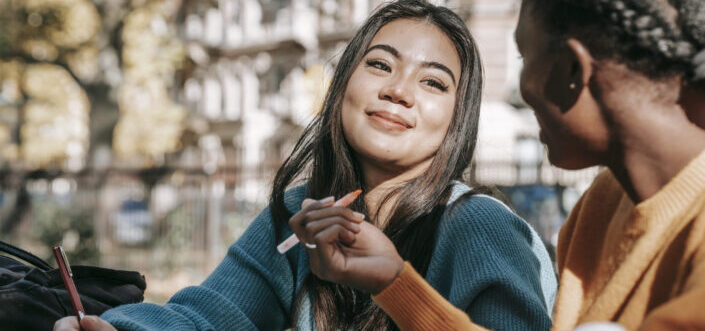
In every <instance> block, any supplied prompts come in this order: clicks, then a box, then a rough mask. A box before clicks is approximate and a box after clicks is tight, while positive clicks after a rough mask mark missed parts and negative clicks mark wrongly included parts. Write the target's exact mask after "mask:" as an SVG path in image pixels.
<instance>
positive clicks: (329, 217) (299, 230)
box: [277, 190, 365, 254]
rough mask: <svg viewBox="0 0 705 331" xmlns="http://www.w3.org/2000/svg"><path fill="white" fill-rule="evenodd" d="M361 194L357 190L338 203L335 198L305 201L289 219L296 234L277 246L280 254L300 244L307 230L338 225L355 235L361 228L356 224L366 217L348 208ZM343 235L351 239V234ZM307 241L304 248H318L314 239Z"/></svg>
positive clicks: (360, 191)
mask: <svg viewBox="0 0 705 331" xmlns="http://www.w3.org/2000/svg"><path fill="white" fill-rule="evenodd" d="M360 193H362V190H355V191H353V192H350V193H348V194H346V195H345V196H344V197H342V198H340V200H338V201H335V198H333V197H328V198H325V199H321V200H313V199H306V200H304V201H303V203H302V204H301V205H302V208H301V210H300V211H299V212H298V213H296V214H294V216H292V217H291V218H290V219H289V226H290V227H291V229H292V230H294V234H292V235H291V236H289V238H287V239H286V240H284V241H283V242H282V243H281V244H279V245H278V246H277V250H278V251H279V253H281V254H284V253H286V252H287V251H288V250H289V249H291V248H292V247H294V246H295V245H296V244H297V243H299V241H300V240H301V237H302V236H305V234H306V233H307V229H309V230H310V231H315V230H316V229H318V228H323V227H329V226H331V225H333V224H337V225H338V226H341V227H343V228H345V229H347V230H348V231H353V232H354V233H356V232H357V231H359V226H356V224H354V223H360V222H362V221H363V220H365V215H363V214H360V213H358V212H354V211H352V210H350V209H348V208H347V206H348V205H350V204H351V203H352V202H353V201H355V199H357V197H358V196H359V195H360ZM350 222H353V223H350ZM310 231H308V232H310ZM343 235H344V236H346V238H350V235H351V234H350V233H343ZM305 239H307V240H306V241H305V242H304V246H306V247H307V248H309V249H315V248H316V244H315V241H314V239H313V238H305Z"/></svg>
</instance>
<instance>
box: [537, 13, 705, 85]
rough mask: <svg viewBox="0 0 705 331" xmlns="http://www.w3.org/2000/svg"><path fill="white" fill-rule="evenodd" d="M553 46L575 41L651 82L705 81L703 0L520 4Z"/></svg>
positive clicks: (600, 57)
mask: <svg viewBox="0 0 705 331" xmlns="http://www.w3.org/2000/svg"><path fill="white" fill-rule="evenodd" d="M524 3H525V4H528V5H529V6H530V9H531V10H533V13H535V14H538V15H537V17H539V18H540V19H541V20H542V22H543V24H544V26H545V28H546V31H547V32H548V33H549V34H551V36H552V37H553V38H552V39H553V41H564V40H565V39H566V38H567V37H569V36H570V37H574V38H576V39H578V40H580V41H581V42H583V43H585V44H586V46H587V47H588V48H589V49H590V51H591V52H592V53H593V56H595V57H596V58H597V59H607V58H612V59H616V60H618V61H620V62H622V63H625V64H626V65H627V66H628V67H630V68H631V69H633V70H636V71H639V72H642V73H644V74H645V75H647V76H649V77H650V78H653V79H658V78H663V77H666V76H671V75H674V74H678V75H682V76H683V77H685V79H686V80H687V81H690V82H699V81H705V1H703V0H524Z"/></svg>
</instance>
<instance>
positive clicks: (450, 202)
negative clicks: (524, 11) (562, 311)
mask: <svg viewBox="0 0 705 331" xmlns="http://www.w3.org/2000/svg"><path fill="white" fill-rule="evenodd" d="M481 88H482V70H481V64H480V58H479V55H478V53H477V48H476V46H475V44H474V42H473V40H472V37H471V36H470V33H469V31H468V29H467V27H466V25H465V23H464V22H463V21H462V20H461V19H460V18H459V17H458V16H456V15H455V14H454V13H452V12H451V11H450V10H448V9H446V8H443V7H436V6H433V5H431V4H428V3H426V2H423V1H416V0H409V1H398V2H394V3H391V4H389V5H387V6H385V7H383V8H381V9H380V10H378V11H377V12H376V13H375V14H373V15H372V16H371V17H370V18H369V19H368V20H367V22H366V23H365V24H364V25H363V26H362V28H360V30H359V31H358V32H357V34H356V35H355V36H354V37H353V39H352V41H351V42H350V44H349V45H348V47H347V48H346V50H345V52H344V53H343V55H342V58H341V60H340V62H339V64H338V67H337V69H336V73H335V76H334V78H333V82H332V84H331V87H330V90H329V93H328V95H327V97H326V100H325V102H324V105H323V109H322V111H321V113H320V115H319V116H318V117H317V118H316V119H315V120H314V121H313V123H312V124H311V125H310V126H309V127H308V128H307V129H306V130H305V132H304V133H303V136H302V137H301V138H300V140H299V142H298V143H297V145H296V147H295V148H294V151H293V152H292V154H291V156H290V157H289V158H288V159H287V160H286V162H285V163H284V165H283V166H282V167H281V169H280V170H279V172H278V173H277V176H276V178H275V180H274V185H273V190H272V197H271V204H270V206H269V207H268V208H267V209H266V210H265V211H264V212H262V214H261V215H260V216H259V217H258V218H257V219H255V220H254V221H253V223H252V224H251V225H250V227H249V229H248V230H247V231H246V233H245V234H244V235H243V236H242V237H241V238H240V239H239V240H238V241H237V242H236V243H235V244H234V245H233V246H232V247H231V248H230V249H229V251H228V254H227V256H226V257H225V259H224V261H223V262H222V263H221V265H220V266H219V267H218V268H217V269H216V270H215V271H214V272H213V274H211V275H210V276H209V277H208V279H206V280H205V281H204V282H203V284H201V285H200V286H194V287H189V288H186V289H184V290H182V291H180V292H179V293H177V294H176V295H174V297H172V298H171V299H170V301H169V302H168V303H167V304H166V305H164V306H158V305H154V304H136V305H126V306H122V307H118V308H116V309H112V310H109V311H107V312H106V313H104V314H103V315H102V316H101V318H102V319H103V320H104V321H102V320H99V319H97V318H89V319H86V320H85V322H83V323H82V326H83V327H84V328H85V329H87V330H91V329H92V328H94V327H95V328H94V329H101V328H105V329H111V328H112V326H110V325H108V323H110V324H111V325H113V326H115V327H116V328H119V329H129V330H133V329H134V330H157V329H169V330H181V329H199V330H200V329H217V330H225V329H230V330H250V329H260V330H282V329H285V328H287V327H294V328H296V329H300V330H312V329H318V330H337V329H343V330H371V329H372V330H382V329H389V328H395V325H394V322H393V321H392V320H391V319H390V318H389V317H388V315H387V314H386V313H385V312H384V311H383V310H382V309H381V308H379V307H378V306H377V305H376V304H375V303H373V302H372V300H371V298H370V292H372V293H376V292H379V290H381V288H382V287H386V283H389V282H391V281H392V280H394V279H395V278H396V276H397V274H399V273H402V272H403V271H402V270H403V269H404V268H403V265H404V262H403V261H408V263H407V268H411V266H412V265H413V267H414V268H415V270H418V272H420V273H421V274H423V275H424V276H425V278H426V280H427V281H428V283H429V284H431V285H432V286H434V287H435V288H436V289H437V290H438V291H439V292H440V293H441V294H442V295H443V296H444V297H445V298H446V299H448V300H449V302H450V303H452V304H453V305H455V306H457V307H458V308H460V309H462V310H463V311H464V312H466V313H467V314H469V315H470V316H471V317H472V318H473V320H474V321H476V322H477V323H479V324H481V325H483V326H486V327H489V328H495V329H516V330H520V329H521V330H529V329H547V328H549V327H550V324H551V321H550V318H549V312H550V310H551V308H552V304H553V298H554V295H555V290H556V287H555V286H556V279H555V276H554V273H553V270H552V267H551V263H550V260H549V258H548V254H547V252H546V251H545V248H544V247H543V245H542V243H541V241H540V239H539V238H538V236H537V235H536V233H535V232H534V231H533V230H532V229H531V228H530V227H529V226H528V225H527V224H526V223H525V222H524V221H523V220H521V219H520V218H519V217H517V216H516V215H515V214H513V213H512V212H511V211H510V210H509V209H508V208H507V207H506V206H504V205H502V204H501V203H500V202H498V201H497V200H495V199H492V198H490V197H487V196H481V195H471V194H465V193H468V192H469V191H470V188H468V187H467V186H465V185H464V184H462V183H460V182H459V180H460V179H461V175H462V173H463V170H465V169H466V167H467V166H468V165H469V164H470V161H471V158H472V154H473V150H474V147H475V140H476V134H477V124H478V112H479V105H480V95H481ZM297 180H302V181H303V182H304V184H303V185H300V186H295V185H294V183H295V182H296V181H297ZM292 186H294V187H293V188H290V187H292ZM358 188H361V189H362V190H363V192H364V193H363V196H362V197H361V198H359V199H357V200H356V201H355V202H354V203H352V204H351V205H350V206H349V208H348V207H339V206H333V205H332V204H333V201H334V198H333V197H336V198H340V197H341V196H343V195H345V194H346V193H348V192H351V191H353V190H356V189H358ZM461 195H464V197H462V198H458V197H459V196H461ZM326 197H329V198H326ZM305 199H306V200H305ZM302 205H303V208H302ZM353 210H355V211H356V212H353ZM363 219H366V220H367V222H365V221H363ZM292 229H293V230H294V231H295V232H296V234H297V235H298V236H299V238H300V239H301V241H302V242H304V243H305V245H297V246H295V247H294V248H293V249H291V250H290V251H288V252H287V253H286V254H284V255H282V254H279V253H278V252H277V250H276V246H277V244H278V243H280V242H281V241H283V240H284V239H285V238H287V237H289V236H290V235H291V234H292V233H293V231H292ZM372 229H374V230H375V232H372V231H371V230H372ZM380 229H382V230H383V231H384V232H382V230H380ZM363 230H364V231H365V234H368V233H373V235H375V236H376V237H370V236H367V237H366V238H368V239H370V240H371V242H367V243H365V242H363V241H362V240H356V239H355V238H354V236H355V233H359V232H361V231H363ZM388 238H391V240H390V239H388ZM361 244H367V246H372V247H377V246H379V245H388V246H386V248H387V249H388V251H390V252H391V253H390V254H386V255H384V256H380V257H372V258H367V257H365V256H360V257H359V258H358V257H356V256H355V252H356V248H357V247H358V246H359V245H361ZM336 247H338V248H340V247H342V248H344V249H345V254H347V255H346V256H345V258H344V260H343V262H346V261H347V262H349V263H350V264H349V265H350V266H351V267H353V268H355V266H364V268H362V269H360V271H362V272H367V271H370V270H371V274H360V275H355V274H351V273H348V274H347V275H352V276H353V277H352V278H346V279H337V278H336V276H338V275H340V274H334V273H331V272H328V271H327V270H326V269H323V268H321V266H322V265H323V264H324V263H327V262H328V261H329V258H333V259H337V260H336V261H341V260H340V259H338V258H340V257H341V256H340V255H330V254H329V253H331V248H336ZM397 252H398V253H397ZM312 271H313V273H312ZM375 275H384V276H385V277H386V278H385V277H382V278H377V279H371V280H370V281H367V280H365V279H368V278H374V276H375ZM358 276H359V277H360V279H362V280H363V281H362V282H360V283H355V277H358ZM368 276H372V277H368ZM419 277H420V276H419ZM327 280H332V281H337V282H339V283H343V282H345V280H348V281H351V282H352V284H349V285H352V286H354V287H351V286H348V284H342V285H341V284H336V283H331V282H328V281H327ZM356 288H357V289H356ZM358 289H359V290H358ZM361 290H362V291H361ZM106 321H107V323H106ZM402 322H404V321H402ZM77 327H78V323H77V322H76V319H75V318H65V319H62V320H60V321H59V322H57V325H56V328H55V329H56V330H67V329H68V330H70V329H74V330H75V329H76V328H77Z"/></svg>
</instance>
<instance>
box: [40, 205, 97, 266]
mask: <svg viewBox="0 0 705 331" xmlns="http://www.w3.org/2000/svg"><path fill="white" fill-rule="evenodd" d="M61 199H68V198H57V197H53V196H40V197H34V198H33V199H32V207H31V208H32V209H31V210H32V219H33V228H34V229H33V230H34V231H33V232H34V234H35V235H36V237H37V239H38V240H39V241H40V242H41V243H43V244H44V245H46V246H47V247H51V246H56V245H62V246H63V247H64V250H65V251H66V255H67V257H68V259H69V262H70V263H71V264H72V265H77V264H91V265H97V264H98V263H99V261H100V252H99V251H98V245H97V242H96V235H95V228H94V224H93V217H92V211H91V210H90V209H88V208H76V207H75V204H74V203H71V202H68V201H65V200H61ZM42 257H43V258H44V259H45V260H47V261H54V258H53V256H51V255H50V256H42Z"/></svg>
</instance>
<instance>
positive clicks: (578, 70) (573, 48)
mask: <svg viewBox="0 0 705 331" xmlns="http://www.w3.org/2000/svg"><path fill="white" fill-rule="evenodd" d="M592 63H593V58H592V55H590V52H589V51H588V50H587V48H586V47H585V46H584V45H583V44H582V43H581V42H580V41H578V40H575V39H573V38H570V39H568V40H567V41H566V42H565V43H563V44H562V45H561V46H560V47H559V48H558V49H557V50H556V54H555V55H554V61H553V63H552V65H551V67H550V69H549V70H550V73H549V75H548V79H547V80H546V85H545V86H544V95H545V96H546V97H547V98H548V99H549V100H550V101H551V102H552V103H554V104H555V105H557V106H558V107H559V108H560V110H561V112H567V111H568V110H570V109H571V108H573V106H574V105H575V103H576V102H577V101H578V97H579V96H580V94H581V93H582V91H583V89H584V88H585V86H587V84H588V82H589V81H590V76H591V75H592V71H593V69H592Z"/></svg>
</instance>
